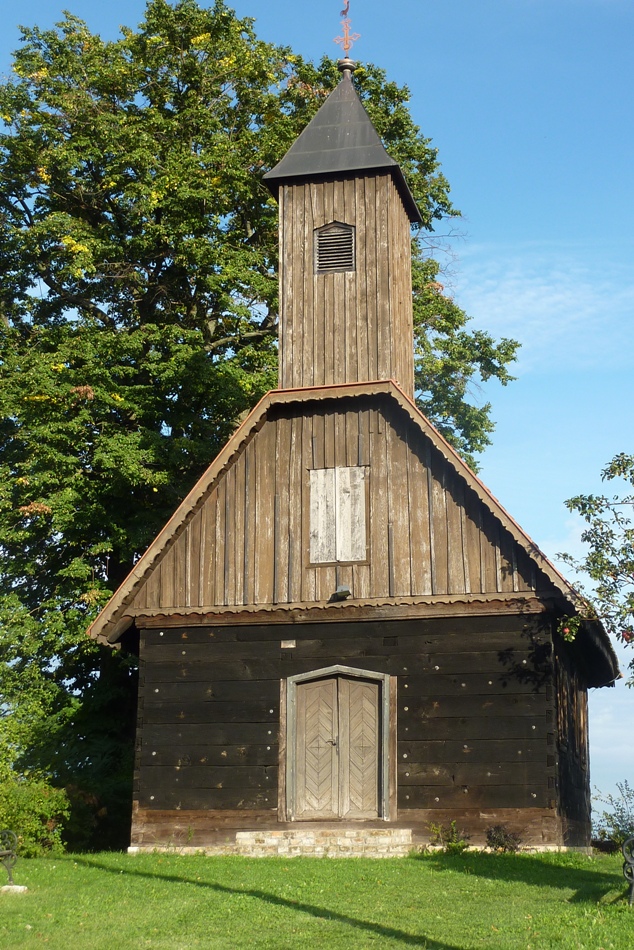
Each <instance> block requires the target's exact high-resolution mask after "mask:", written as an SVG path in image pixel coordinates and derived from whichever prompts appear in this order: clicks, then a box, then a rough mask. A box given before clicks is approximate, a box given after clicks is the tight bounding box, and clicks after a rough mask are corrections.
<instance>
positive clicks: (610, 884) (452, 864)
mask: <svg viewBox="0 0 634 950" xmlns="http://www.w3.org/2000/svg"><path fill="white" fill-rule="evenodd" d="M414 860H417V861H425V862H426V863H427V864H428V865H431V866H432V867H433V868H435V869H436V870H438V871H446V870H448V869H449V868H451V870H452V871H462V872H463V873H464V874H468V875H473V876H474V877H485V878H488V879H489V880H493V881H508V882H510V883H519V884H528V885H533V886H535V887H555V888H560V889H561V890H566V891H567V890H573V891H574V894H573V896H572V897H569V898H568V901H569V903H584V902H586V901H588V902H590V903H593V904H596V903H597V902H598V901H600V900H602V899H603V898H604V897H605V895H606V893H607V892H608V891H612V890H614V889H615V888H617V889H618V888H619V887H620V885H621V884H623V878H622V877H621V876H620V873H619V872H618V871H615V872H612V873H611V872H608V871H597V870H592V869H591V868H580V867H574V866H570V865H567V864H565V863H563V862H562V864H554V863H551V862H550V861H549V860H548V858H542V857H541V856H540V855H537V854H531V855H530V856H529V855H526V856H523V855H520V854H482V853H475V852H467V853H466V854H462V855H445V854H422V855H418V856H416V857H415V858H414ZM617 900H620V898H617Z"/></svg>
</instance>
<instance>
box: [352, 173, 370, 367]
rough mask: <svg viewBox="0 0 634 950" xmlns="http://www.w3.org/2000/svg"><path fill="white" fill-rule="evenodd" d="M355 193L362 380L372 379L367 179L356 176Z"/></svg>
mask: <svg viewBox="0 0 634 950" xmlns="http://www.w3.org/2000/svg"><path fill="white" fill-rule="evenodd" d="M354 194H355V206H356V209H355V220H356V232H355V242H356V251H357V272H356V282H357V286H356V320H357V373H358V376H357V378H358V379H359V380H360V381H366V380H369V379H372V378H373V377H372V376H370V370H369V364H368V314H369V303H368V276H367V261H368V254H367V241H368V235H367V227H366V198H365V179H364V178H356V179H355V182H354Z"/></svg>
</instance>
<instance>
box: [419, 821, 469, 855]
mask: <svg viewBox="0 0 634 950" xmlns="http://www.w3.org/2000/svg"><path fill="white" fill-rule="evenodd" d="M429 832H430V838H429V843H430V844H431V845H433V846H434V847H440V848H442V850H443V851H444V852H445V854H462V853H463V851H466V850H467V848H468V847H469V838H470V835H468V834H467V833H466V832H465V831H459V830H458V825H457V824H456V822H455V821H452V822H450V823H449V824H448V825H443V824H434V822H431V823H430V825H429Z"/></svg>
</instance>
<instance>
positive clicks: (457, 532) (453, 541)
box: [445, 469, 466, 594]
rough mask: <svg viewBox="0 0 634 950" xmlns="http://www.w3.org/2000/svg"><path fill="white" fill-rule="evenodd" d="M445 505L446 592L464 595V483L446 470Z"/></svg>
mask: <svg viewBox="0 0 634 950" xmlns="http://www.w3.org/2000/svg"><path fill="white" fill-rule="evenodd" d="M445 484H446V489H445V504H446V506H447V590H448V593H450V594H464V593H465V590H466V585H465V553H464V542H463V537H462V509H463V507H464V483H463V482H462V481H461V480H460V479H459V478H458V477H457V476H456V475H455V474H454V472H451V471H449V470H448V469H447V471H446V476H445Z"/></svg>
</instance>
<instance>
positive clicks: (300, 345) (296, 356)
mask: <svg viewBox="0 0 634 950" xmlns="http://www.w3.org/2000/svg"><path fill="white" fill-rule="evenodd" d="M307 188H308V186H307V185H295V187H294V189H293V191H294V211H293V221H292V230H291V234H292V243H293V281H294V283H295V291H294V297H293V313H294V320H293V331H292V349H291V366H290V373H289V379H290V380H291V381H292V382H291V385H292V386H303V385H304V383H303V374H302V354H303V352H304V339H305V324H306V320H307V318H308V315H307V313H306V307H305V301H304V294H303V290H304V274H305V273H306V268H307V266H308V261H307V260H306V242H305V230H304V202H305V195H304V192H305V190H306V189H307ZM311 246H312V240H311ZM311 269H312V268H311Z"/></svg>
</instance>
